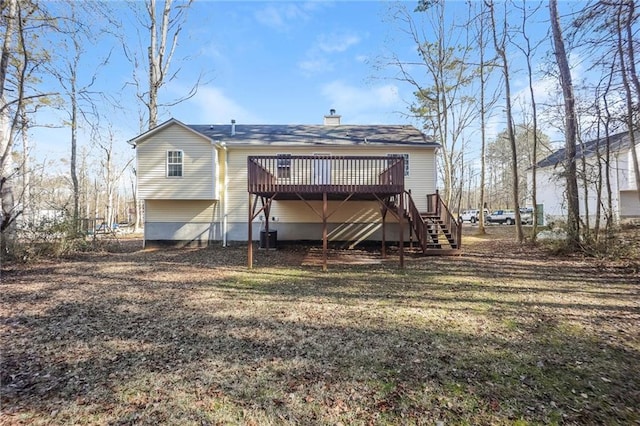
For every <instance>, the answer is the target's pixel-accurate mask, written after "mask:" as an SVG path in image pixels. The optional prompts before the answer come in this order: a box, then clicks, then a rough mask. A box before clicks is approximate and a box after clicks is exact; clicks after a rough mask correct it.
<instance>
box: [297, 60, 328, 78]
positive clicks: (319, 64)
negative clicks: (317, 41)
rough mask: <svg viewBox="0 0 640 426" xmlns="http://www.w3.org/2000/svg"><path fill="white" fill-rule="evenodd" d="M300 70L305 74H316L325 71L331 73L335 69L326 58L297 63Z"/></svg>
mask: <svg viewBox="0 0 640 426" xmlns="http://www.w3.org/2000/svg"><path fill="white" fill-rule="evenodd" d="M298 68H300V69H301V70H302V71H303V72H304V73H305V74H307V75H311V74H317V73H321V72H326V71H333V69H334V68H335V67H334V65H333V63H331V62H329V60H328V59H327V58H321V57H317V58H309V59H306V60H304V61H300V62H299V63H298Z"/></svg>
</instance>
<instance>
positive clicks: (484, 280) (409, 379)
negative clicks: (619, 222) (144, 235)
mask: <svg viewBox="0 0 640 426" xmlns="http://www.w3.org/2000/svg"><path fill="white" fill-rule="evenodd" d="M511 229H512V228H508V227H491V228H489V229H488V232H489V237H481V238H476V237H472V236H469V238H467V240H465V243H466V248H465V255H464V256H461V257H447V258H445V257H442V258H434V257H428V258H422V257H411V256H410V257H409V258H408V260H407V267H406V268H405V269H404V270H399V269H398V268H397V259H391V260H390V261H388V262H381V263H380V264H366V265H343V266H341V265H331V266H330V270H329V272H326V273H323V272H322V271H321V270H320V268H319V267H308V266H306V267H302V266H300V264H301V262H302V260H303V258H304V257H305V256H306V254H307V249H305V248H296V249H293V248H291V249H288V250H279V251H277V252H256V267H255V269H254V270H248V269H247V268H246V266H245V264H246V247H236V248H227V249H221V248H215V249H187V250H156V251H140V250H138V249H137V248H136V247H135V246H131V248H130V249H129V250H125V249H122V248H121V250H120V251H121V252H120V253H101V254H99V255H98V254H85V255H82V256H79V257H75V258H71V259H67V260H66V261H64V262H59V263H54V262H40V263H37V264H31V265H28V266H25V265H5V266H4V270H3V273H2V283H1V284H0V291H2V295H3V296H2V304H1V305H0V306H1V310H0V318H1V322H0V329H1V333H2V334H1V340H0V343H1V345H2V348H3V349H2V371H1V374H2V375H1V377H0V379H1V384H0V386H1V387H0V393H1V398H2V399H1V405H2V413H1V415H0V423H2V424H51V423H55V424H178V423H179V424H256V425H257V424H260V425H262V424H345V425H346V424H349V425H351V424H354V425H358V424H362V425H364V424H381V425H384V424H435V423H436V422H443V423H444V424H510V425H511V424H522V425H527V424H542V423H545V424H632V423H634V422H640V408H638V407H640V327H638V324H640V299H639V295H640V284H639V283H640V276H638V273H637V269H630V268H627V267H625V266H624V264H620V263H613V262H611V263H606V262H603V261H597V262H596V261H594V260H589V259H587V260H585V259H581V258H580V259H577V258H554V257H549V255H547V254H545V253H544V252H542V251H539V250H538V249H537V248H535V247H533V246H518V245H516V244H514V243H512V242H511V237H510V236H509V235H508V233H510V232H512V231H511ZM466 232H471V231H470V230H466ZM470 235H471V234H470ZM128 244H135V243H134V242H128Z"/></svg>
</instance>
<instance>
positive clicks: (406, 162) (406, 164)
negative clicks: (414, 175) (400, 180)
mask: <svg viewBox="0 0 640 426" xmlns="http://www.w3.org/2000/svg"><path fill="white" fill-rule="evenodd" d="M387 157H393V158H398V157H400V158H404V175H405V176H409V154H387Z"/></svg>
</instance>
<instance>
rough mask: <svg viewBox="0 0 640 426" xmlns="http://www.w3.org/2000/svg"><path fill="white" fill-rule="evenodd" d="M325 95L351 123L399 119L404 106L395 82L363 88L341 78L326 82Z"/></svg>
mask: <svg viewBox="0 0 640 426" xmlns="http://www.w3.org/2000/svg"><path fill="white" fill-rule="evenodd" d="M322 95H323V96H324V97H325V98H326V99H327V100H328V102H329V104H330V105H331V107H332V108H335V109H336V110H337V111H338V113H339V114H342V115H343V117H344V118H345V120H344V122H345V123H350V124H356V123H360V124H375V123H389V122H390V121H391V122H396V121H397V119H396V117H397V115H396V113H397V112H399V111H400V110H403V109H404V105H403V104H402V99H401V97H400V94H399V91H398V87H397V86H395V85H393V84H385V85H381V86H375V87H371V88H362V87H356V86H350V85H348V84H346V83H345V82H343V81H340V80H338V81H333V82H331V83H328V84H326V85H325V86H324V87H323V88H322Z"/></svg>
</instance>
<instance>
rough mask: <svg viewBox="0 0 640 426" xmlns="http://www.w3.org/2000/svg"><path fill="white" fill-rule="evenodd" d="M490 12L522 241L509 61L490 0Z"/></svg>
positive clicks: (517, 227)
mask: <svg viewBox="0 0 640 426" xmlns="http://www.w3.org/2000/svg"><path fill="white" fill-rule="evenodd" d="M490 12H491V27H492V29H493V43H494V46H495V49H496V52H497V53H498V56H500V59H501V61H502V64H501V68H502V73H503V75H504V89H505V106H506V113H507V134H508V136H509V145H510V146H511V168H512V170H511V171H512V174H511V176H512V185H513V188H512V192H511V195H512V197H513V204H514V205H513V209H514V211H515V216H516V218H515V219H516V239H517V241H518V242H522V241H524V234H523V232H522V221H521V215H520V200H519V198H520V196H519V190H518V150H517V147H516V137H515V132H514V126H513V112H512V110H511V84H510V81H509V62H508V61H507V54H506V51H505V46H504V45H505V43H504V37H505V34H504V33H503V36H502V37H503V38H502V41H501V42H500V43H499V42H498V35H497V29H496V22H495V12H494V4H493V1H492V2H490ZM506 27H507V23H506V17H505V23H504V31H505V32H506V29H507V28H506Z"/></svg>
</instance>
